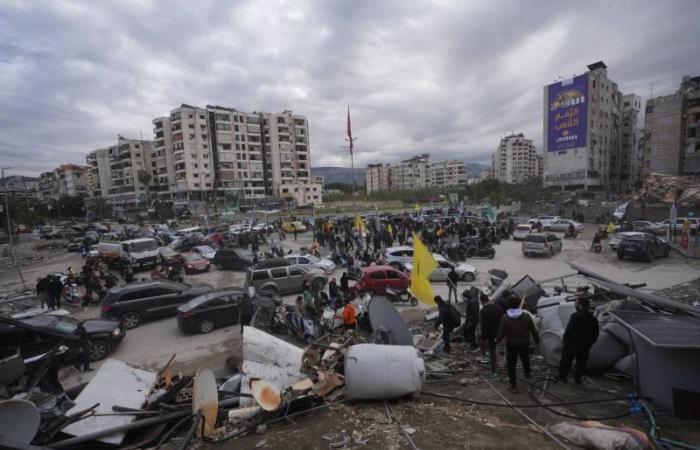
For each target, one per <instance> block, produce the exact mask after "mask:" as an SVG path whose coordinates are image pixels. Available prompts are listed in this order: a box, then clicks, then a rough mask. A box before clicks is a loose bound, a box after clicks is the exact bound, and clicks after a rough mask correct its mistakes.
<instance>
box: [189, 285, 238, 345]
mask: <svg viewBox="0 0 700 450" xmlns="http://www.w3.org/2000/svg"><path fill="white" fill-rule="evenodd" d="M244 295H248V292H247V291H246V290H245V289H242V288H229V289H223V290H220V291H214V292H209V293H207V294H204V295H200V296H199V297H195V298H193V299H192V300H190V301H189V302H187V303H184V304H182V305H180V306H178V308H177V326H178V327H179V328H180V330H182V331H184V332H186V333H202V334H205V333H209V332H211V331H212V330H214V329H215V328H218V327H222V326H225V325H233V324H236V323H238V313H239V311H238V308H239V304H240V301H241V299H242V298H243V296H244Z"/></svg>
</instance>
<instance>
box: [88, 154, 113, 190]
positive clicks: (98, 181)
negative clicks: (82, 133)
mask: <svg viewBox="0 0 700 450" xmlns="http://www.w3.org/2000/svg"><path fill="white" fill-rule="evenodd" d="M110 158H111V156H110V150H109V149H108V148H100V149H97V150H93V151H91V152H90V153H88V154H87V156H86V157H85V163H86V167H87V168H86V171H85V186H86V190H87V196H88V197H90V198H96V197H102V198H106V199H108V198H109V188H110V187H111V186H112V177H111V172H110V164H111V160H110Z"/></svg>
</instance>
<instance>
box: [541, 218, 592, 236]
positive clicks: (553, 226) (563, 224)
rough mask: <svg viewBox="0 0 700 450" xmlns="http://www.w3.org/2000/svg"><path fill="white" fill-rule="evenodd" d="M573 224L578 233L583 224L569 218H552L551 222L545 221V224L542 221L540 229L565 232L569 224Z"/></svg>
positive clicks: (581, 229)
mask: <svg viewBox="0 0 700 450" xmlns="http://www.w3.org/2000/svg"><path fill="white" fill-rule="evenodd" d="M571 225H573V226H574V229H575V230H576V231H578V232H579V233H580V232H582V231H583V224H582V223H579V222H576V221H574V220H569V219H557V220H552V221H551V222H549V223H547V224H546V225H545V224H544V223H543V224H542V229H543V230H544V231H561V232H563V233H564V232H567V231H569V226H571Z"/></svg>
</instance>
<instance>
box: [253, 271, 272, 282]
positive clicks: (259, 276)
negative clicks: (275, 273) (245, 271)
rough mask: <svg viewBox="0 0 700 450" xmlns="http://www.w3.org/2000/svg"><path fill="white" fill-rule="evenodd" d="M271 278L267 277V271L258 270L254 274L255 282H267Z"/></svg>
mask: <svg viewBox="0 0 700 450" xmlns="http://www.w3.org/2000/svg"><path fill="white" fill-rule="evenodd" d="M268 278H269V277H268V275H267V270H258V271H255V272H253V281H255V280H267V279H268Z"/></svg>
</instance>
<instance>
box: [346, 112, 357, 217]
mask: <svg viewBox="0 0 700 450" xmlns="http://www.w3.org/2000/svg"><path fill="white" fill-rule="evenodd" d="M347 132H348V137H347V138H345V140H346V141H347V142H348V145H349V149H350V174H351V175H352V215H353V217H354V216H355V215H356V214H357V199H356V198H355V152H354V151H353V147H354V143H355V141H356V140H357V138H354V137H352V127H351V126H350V107H349V106H348V130H347Z"/></svg>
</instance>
